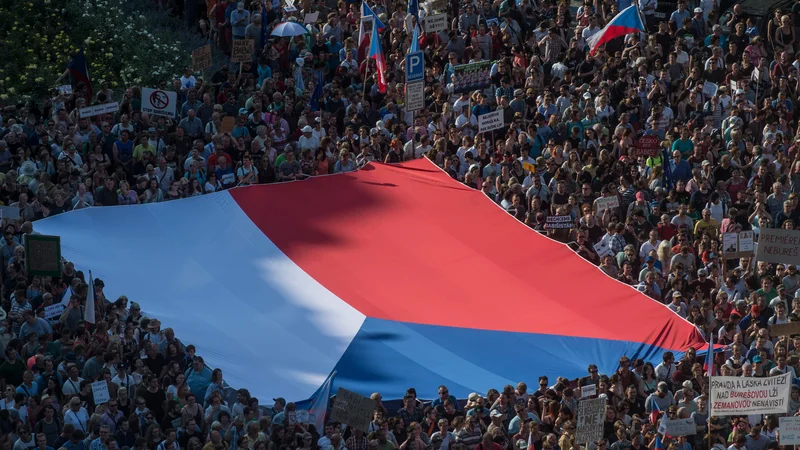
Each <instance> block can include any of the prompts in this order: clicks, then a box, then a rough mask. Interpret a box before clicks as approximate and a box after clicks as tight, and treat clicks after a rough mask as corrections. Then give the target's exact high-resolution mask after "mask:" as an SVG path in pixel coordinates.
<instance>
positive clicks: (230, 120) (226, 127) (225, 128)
mask: <svg viewBox="0 0 800 450" xmlns="http://www.w3.org/2000/svg"><path fill="white" fill-rule="evenodd" d="M235 126H236V118H235V117H231V116H227V117H223V118H222V125H221V126H220V127H219V131H220V133H231V132H233V127H235Z"/></svg>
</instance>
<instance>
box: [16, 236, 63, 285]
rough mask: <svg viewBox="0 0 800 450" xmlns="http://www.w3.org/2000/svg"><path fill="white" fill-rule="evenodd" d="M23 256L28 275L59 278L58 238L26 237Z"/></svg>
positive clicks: (59, 250) (59, 245)
mask: <svg viewBox="0 0 800 450" xmlns="http://www.w3.org/2000/svg"><path fill="white" fill-rule="evenodd" d="M25 256H26V258H25V263H26V265H27V269H28V275H34V276H43V277H60V276H61V238H60V237H59V236H45V235H41V234H29V235H26V236H25Z"/></svg>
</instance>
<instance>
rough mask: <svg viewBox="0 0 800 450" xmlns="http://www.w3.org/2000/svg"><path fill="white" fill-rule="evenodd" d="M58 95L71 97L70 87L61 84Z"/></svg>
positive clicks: (69, 85)
mask: <svg viewBox="0 0 800 450" xmlns="http://www.w3.org/2000/svg"><path fill="white" fill-rule="evenodd" d="M58 93H59V94H62V95H72V85H71V84H62V85H61V86H59V87H58Z"/></svg>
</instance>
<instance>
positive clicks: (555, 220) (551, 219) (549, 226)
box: [544, 216, 573, 230]
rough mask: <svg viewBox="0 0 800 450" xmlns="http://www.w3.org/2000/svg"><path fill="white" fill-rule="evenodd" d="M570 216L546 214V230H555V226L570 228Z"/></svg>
mask: <svg viewBox="0 0 800 450" xmlns="http://www.w3.org/2000/svg"><path fill="white" fill-rule="evenodd" d="M572 224H573V223H572V216H547V219H546V220H545V223H544V228H545V229H546V230H555V229H557V228H572Z"/></svg>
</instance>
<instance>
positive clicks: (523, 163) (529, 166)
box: [522, 161, 536, 173]
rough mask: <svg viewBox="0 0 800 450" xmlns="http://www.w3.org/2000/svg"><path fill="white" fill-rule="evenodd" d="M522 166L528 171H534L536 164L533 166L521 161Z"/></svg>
mask: <svg viewBox="0 0 800 450" xmlns="http://www.w3.org/2000/svg"><path fill="white" fill-rule="evenodd" d="M522 168H523V169H525V170H527V171H528V172H530V173H536V166H534V165H533V164H531V163H529V162H528V161H523V162H522Z"/></svg>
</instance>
